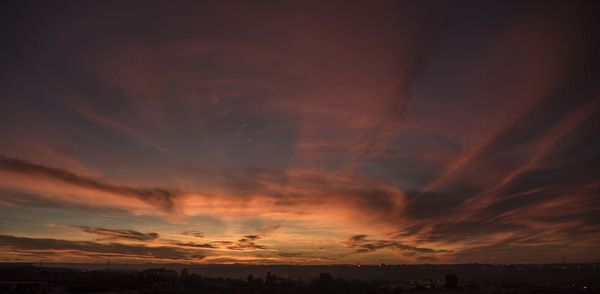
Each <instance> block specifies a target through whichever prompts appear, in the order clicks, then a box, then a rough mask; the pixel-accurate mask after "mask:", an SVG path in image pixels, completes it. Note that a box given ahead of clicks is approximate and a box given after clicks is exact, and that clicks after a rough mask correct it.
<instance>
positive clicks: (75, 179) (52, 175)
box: [0, 155, 179, 212]
mask: <svg viewBox="0 0 600 294" xmlns="http://www.w3.org/2000/svg"><path fill="white" fill-rule="evenodd" d="M0 170H3V171H7V172H12V173H18V174H23V175H26V176H27V177H29V178H47V179H51V180H54V181H58V182H62V183H64V184H68V185H72V186H77V187H82V188H88V189H92V190H97V191H100V192H107V193H111V194H116V195H119V196H124V197H134V198H137V199H140V200H142V201H144V202H146V203H148V204H151V205H153V206H155V207H157V208H159V209H162V210H164V211H167V212H172V211H174V209H175V203H176V199H177V197H178V195H179V194H178V193H177V192H175V191H171V190H168V189H163V188H133V187H129V186H123V185H116V184H113V183H110V182H107V181H102V180H98V179H93V178H89V177H85V176H81V175H78V174H75V173H73V172H70V171H68V170H64V169H60V168H54V167H48V166H44V165H39V164H36V163H32V162H28V161H25V160H20V159H15V158H9V157H6V156H4V155H0Z"/></svg>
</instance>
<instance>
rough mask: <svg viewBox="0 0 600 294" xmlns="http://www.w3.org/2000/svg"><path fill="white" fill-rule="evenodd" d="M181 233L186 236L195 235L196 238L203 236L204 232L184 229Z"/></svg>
mask: <svg viewBox="0 0 600 294" xmlns="http://www.w3.org/2000/svg"><path fill="white" fill-rule="evenodd" d="M182 234H183V235H186V236H192V237H196V238H204V233H202V232H199V231H185V232H182Z"/></svg>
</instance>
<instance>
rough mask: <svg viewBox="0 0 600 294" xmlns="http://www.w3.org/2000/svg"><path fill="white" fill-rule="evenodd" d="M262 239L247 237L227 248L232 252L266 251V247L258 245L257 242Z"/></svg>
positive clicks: (255, 236) (253, 236) (256, 236)
mask: <svg viewBox="0 0 600 294" xmlns="http://www.w3.org/2000/svg"><path fill="white" fill-rule="evenodd" d="M259 239H261V237H260V236H258V235H246V236H244V237H243V238H241V239H239V240H237V241H236V242H233V243H231V244H229V245H228V246H226V248H227V249H230V250H264V249H267V247H266V246H264V245H259V244H256V241H257V240H259Z"/></svg>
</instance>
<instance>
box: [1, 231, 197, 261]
mask: <svg viewBox="0 0 600 294" xmlns="http://www.w3.org/2000/svg"><path fill="white" fill-rule="evenodd" d="M0 246H2V247H8V248H9V250H14V251H18V252H22V253H34V254H35V253H37V254H39V255H41V256H43V255H44V254H46V252H55V253H56V254H63V253H64V251H77V252H82V254H84V255H90V256H94V255H101V256H102V255H104V256H111V255H116V256H119V257H123V258H149V259H164V260H199V259H202V258H203V255H201V254H200V253H201V252H197V251H190V250H181V249H180V248H177V247H168V246H159V247H150V246H144V245H128V244H127V245H126V244H120V243H98V242H89V241H70V240H60V239H48V238H28V237H17V236H9V235H0ZM192 255H194V256H195V257H192Z"/></svg>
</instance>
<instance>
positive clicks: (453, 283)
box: [444, 274, 458, 289]
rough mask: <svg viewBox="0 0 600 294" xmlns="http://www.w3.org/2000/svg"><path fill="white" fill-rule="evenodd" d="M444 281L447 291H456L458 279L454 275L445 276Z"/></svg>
mask: <svg viewBox="0 0 600 294" xmlns="http://www.w3.org/2000/svg"><path fill="white" fill-rule="evenodd" d="M444 279H446V288H447V289H456V288H457V286H458V277H457V276H456V275H454V274H447V275H446V276H445V277H444Z"/></svg>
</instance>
